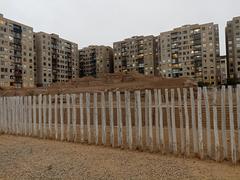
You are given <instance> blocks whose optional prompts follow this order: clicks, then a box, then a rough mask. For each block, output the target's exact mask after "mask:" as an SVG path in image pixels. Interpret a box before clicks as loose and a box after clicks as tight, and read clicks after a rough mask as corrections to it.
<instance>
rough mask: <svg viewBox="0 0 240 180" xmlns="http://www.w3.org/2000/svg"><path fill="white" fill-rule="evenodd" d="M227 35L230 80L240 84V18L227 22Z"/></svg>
mask: <svg viewBox="0 0 240 180" xmlns="http://www.w3.org/2000/svg"><path fill="white" fill-rule="evenodd" d="M225 34H226V52H227V66H228V80H229V81H235V82H238V83H240V16H239V17H234V18H233V19H232V20H231V21H228V22H227V26H226V29H225Z"/></svg>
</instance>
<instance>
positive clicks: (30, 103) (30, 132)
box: [28, 96, 33, 136]
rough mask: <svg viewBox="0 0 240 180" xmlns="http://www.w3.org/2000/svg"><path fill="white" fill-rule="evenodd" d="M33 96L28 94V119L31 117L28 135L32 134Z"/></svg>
mask: <svg viewBox="0 0 240 180" xmlns="http://www.w3.org/2000/svg"><path fill="white" fill-rule="evenodd" d="M32 108H33V106H32V97H31V96H28V119H29V132H28V135H29V136H32V132H33V131H32V117H33V116H32Z"/></svg>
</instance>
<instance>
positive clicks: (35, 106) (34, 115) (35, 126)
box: [33, 96, 37, 136]
mask: <svg viewBox="0 0 240 180" xmlns="http://www.w3.org/2000/svg"><path fill="white" fill-rule="evenodd" d="M36 100H37V98H36V96H33V135H34V136H37V105H36Z"/></svg>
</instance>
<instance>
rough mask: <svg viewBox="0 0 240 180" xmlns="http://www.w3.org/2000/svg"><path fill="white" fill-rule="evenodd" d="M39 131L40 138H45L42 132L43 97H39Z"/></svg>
mask: <svg viewBox="0 0 240 180" xmlns="http://www.w3.org/2000/svg"><path fill="white" fill-rule="evenodd" d="M38 129H39V133H40V138H42V137H43V131H42V95H41V94H40V95H39V96H38Z"/></svg>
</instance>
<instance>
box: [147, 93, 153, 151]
mask: <svg viewBox="0 0 240 180" xmlns="http://www.w3.org/2000/svg"><path fill="white" fill-rule="evenodd" d="M148 120H149V123H148V127H149V130H148V132H149V136H148V137H149V150H150V151H151V152H153V132H152V124H153V123H152V92H151V90H149V91H148Z"/></svg>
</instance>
